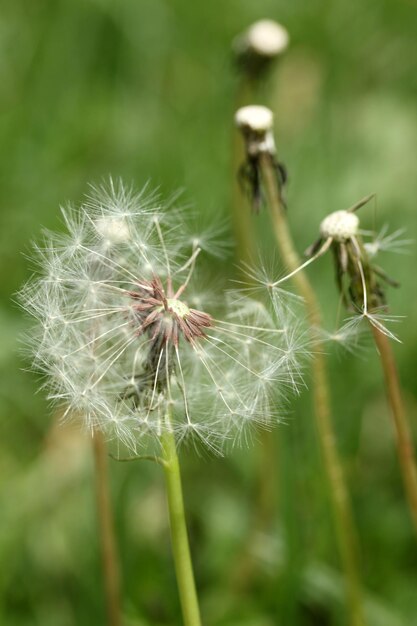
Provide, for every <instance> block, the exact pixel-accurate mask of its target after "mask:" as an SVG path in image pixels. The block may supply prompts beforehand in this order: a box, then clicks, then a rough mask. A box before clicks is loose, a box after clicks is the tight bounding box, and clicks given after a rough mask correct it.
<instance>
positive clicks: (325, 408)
mask: <svg viewBox="0 0 417 626" xmlns="http://www.w3.org/2000/svg"><path fill="white" fill-rule="evenodd" d="M235 121H236V124H237V126H238V127H239V129H240V130H241V132H242V135H243V138H244V142H245V149H246V155H245V160H244V163H243V164H242V165H241V168H240V171H239V176H240V178H241V181H242V183H243V186H244V187H245V188H246V189H247V190H248V192H249V195H250V198H251V201H252V206H253V210H254V212H255V213H257V212H259V210H260V207H261V206H262V205H263V204H266V205H267V206H268V209H269V213H270V216H271V222H272V227H273V231H274V235H275V238H276V241H277V244H278V247H279V250H280V253H281V255H282V259H283V261H284V263H285V265H286V268H287V270H288V271H289V272H290V273H289V275H288V276H287V277H286V278H294V283H295V285H296V287H297V290H298V292H299V294H300V295H301V296H302V297H303V299H304V302H305V306H306V311H307V315H308V318H309V321H310V324H311V329H312V332H313V333H314V334H316V331H315V329H316V328H319V327H320V326H321V312H320V308H319V304H318V301H317V298H316V295H315V293H314V290H313V288H312V286H311V284H310V282H309V280H308V278H307V276H306V275H305V273H304V272H303V271H302V270H301V271H300V266H301V261H300V259H299V256H298V254H297V251H296V247H295V245H294V242H293V240H292V236H291V233H290V230H289V226H288V221H287V211H286V200H285V183H286V181H287V172H286V168H285V166H284V165H283V163H282V162H281V161H279V159H278V157H277V151H276V146H275V140H274V135H273V114H272V111H271V110H270V109H268V108H267V107H264V106H258V105H250V106H246V107H242V108H241V109H239V110H238V111H237V113H236V116H235ZM251 275H252V278H253V277H254V275H253V273H252V274H251ZM279 283H280V281H274V280H271V279H270V278H267V279H266V280H265V287H266V288H267V289H268V291H269V292H271V293H274V290H275V289H278V288H279V287H278V285H279ZM312 373H313V391H314V415H315V418H316V424H317V430H318V435H319V439H320V444H321V448H322V452H323V459H324V464H325V469H326V472H327V476H328V480H329V484H330V487H331V489H330V494H331V499H332V504H333V511H334V518H335V522H336V529H337V535H338V541H339V546H340V552H341V556H342V562H343V566H344V569H345V572H346V579H347V590H348V600H349V608H350V620H351V624H352V626H362V624H363V623H364V622H363V609H362V600H361V590H360V582H359V571H358V564H357V556H356V537H355V530H354V524H353V517H352V512H351V506H350V500H349V495H348V490H347V487H346V483H345V479H344V476H343V469H342V463H341V460H340V458H339V454H338V450H337V443H336V438H335V434H334V431H333V425H332V419H331V405H330V390H329V384H328V380H327V373H326V362H325V357H324V353H323V346H322V345H321V344H320V342H317V341H316V351H315V354H314V358H313V362H312Z"/></svg>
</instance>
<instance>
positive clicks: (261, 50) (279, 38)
mask: <svg viewBox="0 0 417 626" xmlns="http://www.w3.org/2000/svg"><path fill="white" fill-rule="evenodd" d="M289 40H290V38H289V34H288V31H287V30H286V28H284V26H282V25H281V24H278V22H275V21H273V20H268V19H263V20H259V21H257V22H254V23H253V24H252V25H251V26H249V28H247V29H246V30H245V31H244V32H243V33H241V34H240V35H238V36H237V37H236V38H235V39H234V40H233V43H232V50H233V53H234V56H235V58H236V61H237V63H238V65H239V66H240V68H241V69H243V71H245V72H247V73H248V74H249V75H250V76H251V77H252V78H258V77H259V76H260V75H262V74H263V73H264V72H265V70H266V69H267V68H268V67H269V66H270V65H271V64H272V62H273V60H274V59H277V58H279V57H280V56H281V55H282V54H283V53H284V52H285V50H286V49H287V47H288V44H289Z"/></svg>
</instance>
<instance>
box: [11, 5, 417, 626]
mask: <svg viewBox="0 0 417 626" xmlns="http://www.w3.org/2000/svg"><path fill="white" fill-rule="evenodd" d="M264 17H269V18H273V19H276V20H278V21H280V22H282V23H283V24H284V25H285V26H286V27H287V28H288V30H289V32H290V34H291V40H292V42H291V47H290V49H289V51H288V53H287V54H286V56H285V58H284V59H283V60H282V61H281V62H280V63H279V65H278V66H276V67H275V69H274V71H273V72H272V73H271V74H270V76H269V79H268V81H267V82H266V83H265V84H264V85H263V92H262V96H261V95H260V96H259V98H258V100H259V102H262V103H266V104H269V106H271V108H272V109H273V110H274V112H275V114H276V138H277V142H278V147H279V152H280V157H281V158H282V159H283V160H284V161H285V163H286V165H287V167H288V170H289V173H290V185H289V189H288V199H289V206H290V209H289V220H290V223H291V226H292V228H293V233H294V237H295V240H296V242H297V245H298V248H299V250H300V251H302V250H304V249H305V248H306V246H307V245H308V244H309V243H311V242H312V240H313V239H314V238H315V236H316V233H317V229H318V224H319V222H320V220H321V219H322V217H323V216H324V215H325V214H326V213H328V212H330V211H334V210H337V209H342V208H346V207H348V206H350V205H351V204H353V203H354V202H355V201H356V200H358V199H359V198H361V197H362V196H364V195H366V194H368V193H370V192H372V191H375V192H377V203H376V204H373V205H368V206H367V207H365V208H363V209H362V210H361V220H362V224H363V226H364V227H367V228H379V227H381V226H382V225H383V224H384V223H388V224H389V225H390V228H391V229H396V228H402V227H405V228H406V232H407V235H406V236H407V237H409V238H415V237H416V234H417V207H416V197H417V176H416V172H417V150H416V146H417V102H416V101H417V3H416V2H414V1H413V0H368V1H366V2H364V1H363V0H351V1H350V2H344V1H340V2H336V1H333V2H332V1H331V0H294V1H293V2H284V1H283V0H281V1H279V0H275V1H272V0H271V1H267V0H258V1H257V2H250V1H249V0H246V1H244V0H241V1H239V2H238V1H236V0H229V1H228V2H220V1H219V0H212V1H211V2H205V3H192V2H190V1H189V0H171V1H169V0H165V1H164V0H144V1H142V0H138V1H135V0H119V2H111V0H84V1H81V0H72V1H70V0H54V1H52V0H50V1H46V0H36V1H31V2H29V1H24V0H3V2H2V4H1V9H0V85H1V89H0V91H1V94H0V273H1V281H0V290H1V297H2V301H1V308H0V322H1V323H0V367H1V376H0V414H1V421H0V429H1V431H0V432H1V435H0V511H1V514H0V564H1V565H0V623H1V624H7V626H27V625H39V626H41V625H42V626H72V625H75V624H77V626H84V625H85V626H87V625H91V624H94V625H95V624H104V623H105V614H104V603H103V596H102V588H101V580H100V558H99V546H98V539H97V530H96V524H95V507H94V494H93V486H92V485H93V470H92V461H91V449H90V446H89V443H88V441H86V439H85V437H83V436H82V435H81V434H80V433H79V432H78V430H77V428H76V427H65V428H62V427H60V426H58V424H57V423H56V420H55V419H54V417H53V416H51V411H50V408H49V407H48V405H47V402H46V401H45V398H44V397H43V394H42V393H37V388H38V382H39V381H38V379H37V377H36V376H35V375H34V374H32V373H28V372H27V371H24V368H26V367H27V365H28V364H27V363H26V362H25V361H24V359H23V358H22V357H21V356H19V354H18V344H19V336H20V335H21V332H22V331H23V330H24V328H25V327H26V326H27V323H28V322H27V319H26V318H25V317H24V315H23V314H22V312H21V311H20V310H19V308H18V307H17V305H16V304H14V303H13V301H12V296H13V294H14V293H15V292H16V290H17V289H18V288H19V286H20V285H21V283H22V282H23V281H24V280H26V279H27V278H28V276H29V275H30V272H31V264H30V262H29V261H28V260H27V258H26V257H25V254H27V253H28V252H29V250H30V241H31V240H34V239H35V240H36V238H37V237H38V236H39V233H40V228H41V226H45V227H48V228H60V227H61V223H60V216H59V210H58V208H59V205H60V204H65V203H66V202H67V201H68V200H71V201H74V202H79V201H81V200H82V198H83V195H84V193H86V192H87V191H88V183H89V182H100V181H101V180H102V179H103V178H106V177H108V175H109V174H112V175H113V176H115V177H117V176H121V177H122V178H123V179H124V180H126V181H127V182H134V184H135V186H136V187H141V186H142V185H143V184H144V183H145V182H146V181H148V180H150V181H151V183H152V185H154V186H158V187H160V188H161V190H162V192H163V193H167V194H168V193H171V192H172V191H173V190H176V189H178V188H184V189H185V192H184V195H183V197H184V201H185V202H187V203H190V204H191V205H192V206H193V207H194V208H195V209H196V210H198V211H202V212H206V213H207V214H213V215H219V216H220V217H222V216H223V217H227V216H228V215H229V214H230V204H231V187H232V177H233V176H234V173H233V172H232V170H231V146H232V139H233V132H235V131H234V129H233V114H234V109H235V106H236V92H237V88H238V82H239V79H238V76H237V74H236V71H235V69H234V67H233V64H232V62H231V57H230V43H231V40H232V38H233V37H234V36H235V35H236V34H237V33H239V32H240V31H241V30H242V29H244V28H246V27H247V26H248V25H249V24H250V23H251V22H252V21H253V20H255V19H260V18H264ZM258 229H259V232H260V236H261V238H262V248H263V255H264V256H265V257H266V258H268V256H269V255H273V254H274V251H273V243H272V242H271V241H270V237H269V235H268V229H269V225H268V220H267V215H261V216H260V217H259V226H258ZM381 264H382V265H383V266H384V267H385V268H386V270H387V271H388V273H389V274H390V275H392V276H393V277H395V278H397V279H398V280H399V281H400V282H401V288H400V289H398V290H392V289H391V290H390V293H389V299H390V303H391V311H392V312H393V313H395V314H398V315H403V316H405V317H404V319H403V320H402V321H401V323H400V324H399V325H397V328H396V330H397V332H398V334H399V336H400V337H401V339H402V342H403V343H402V344H401V345H396V346H395V352H396V355H397V357H398V363H399V369H400V374H401V378H402V382H403V385H404V390H405V396H406V401H407V406H408V409H409V415H410V418H411V420H412V422H413V425H414V434H415V435H416V428H415V425H416V415H417V403H416V382H415V378H416V369H417V341H416V340H417V324H416V319H417V317H416V316H417V291H416V270H417V266H416V254H415V247H414V246H410V250H409V254H408V255H407V256H405V255H401V256H400V255H398V256H394V255H388V254H387V255H385V257H384V258H383V259H382V260H381ZM212 270H213V272H215V273H217V274H222V276H223V277H224V278H225V279H229V278H230V277H231V276H232V275H233V273H234V267H233V260H232V259H230V260H228V261H227V262H225V263H223V264H221V265H219V264H216V266H213V268H212ZM309 273H310V276H311V278H312V280H313V282H314V284H315V286H316V287H317V292H318V294H319V297H320V299H321V301H322V303H323V306H324V310H325V317H326V321H327V324H328V326H329V327H331V326H332V324H334V322H335V316H336V309H337V295H336V290H335V286H334V282H333V272H332V268H331V263H330V260H329V258H326V259H322V260H321V261H319V262H317V264H315V265H314V266H313V267H311V268H310V270H309ZM329 360H330V368H329V369H330V372H331V384H332V391H333V405H334V419H335V428H336V430H337V435H338V441H339V447H340V450H341V453H342V455H343V458H344V460H345V464H346V471H347V476H348V480H349V486H350V489H351V494H352V499H353V504H354V510H355V516H356V521H357V526H358V531H359V536H360V547H361V570H362V576H363V580H364V585H365V588H366V605H367V611H368V617H369V621H368V623H369V625H370V626H412V625H415V624H417V591H416V589H417V549H416V543H415V536H414V534H413V528H412V525H411V521H410V517H409V514H408V510H407V507H406V503H405V499H404V494H403V487H402V481H401V477H400V474H399V469H398V464H397V460H396V452H395V445H394V433H393V431H392V427H391V422H390V419H389V414H388V411H387V407H386V403H385V396H384V388H383V384H382V381H381V374H380V368H379V363H378V360H377V358H376V354H375V350H374V348H373V347H372V344H371V343H370V342H369V345H368V347H367V348H366V349H365V350H361V351H360V352H357V353H356V352H355V353H353V354H341V353H340V352H338V351H336V350H332V349H331V348H329ZM310 406H311V398H310V392H309V391H305V393H304V394H303V395H302V397H301V398H300V399H297V400H296V401H295V402H293V403H291V406H290V407H289V412H288V418H287V421H286V424H285V425H282V426H281V427H280V428H279V429H277V430H276V431H275V435H274V437H275V441H274V445H275V446H276V450H277V454H276V472H275V477H274V478H273V477H272V475H271V491H272V493H273V495H274V498H275V499H276V502H277V513H276V517H275V521H274V523H273V526H272V527H271V528H270V529H268V531H265V532H263V533H255V534H253V533H251V523H252V519H253V516H254V503H255V501H256V490H257V482H256V468H257V465H258V458H259V457H260V455H261V454H262V450H261V449H260V448H259V446H256V445H255V446H254V447H253V448H251V449H249V450H246V449H244V450H236V451H235V452H234V453H233V454H232V455H230V456H229V457H228V458H226V459H217V458H211V457H209V456H208V457H204V456H203V457H199V456H198V455H196V454H195V453H193V452H192V451H184V452H183V454H182V463H183V469H184V487H185V493H186V503H187V509H188V515H189V524H190V530H191V541H192V549H193V552H194V558H195V568H196V577H197V581H198V587H199V589H200V596H201V604H202V611H203V615H204V621H205V624H207V625H209V624H210V625H213V626H214V625H216V626H237V625H239V626H273V625H279V626H313V625H320V626H326V625H335V626H339V625H341V626H342V625H344V624H347V612H346V609H345V605H344V596H343V585H342V579H341V574H340V562H339V557H338V551H337V548H336V541H335V537H334V531H333V525H332V520H331V512H330V508H329V499H328V493H327V483H326V479H325V476H324V473H323V467H322V463H321V459H320V454H319V452H318V445H317V437H316V433H315V429H314V423H313V419H312V416H311V409H310ZM111 474H112V493H113V501H114V505H115V514H116V521H117V531H118V537H119V543H120V552H121V560H122V571H123V579H124V589H123V593H124V601H123V602H124V613H125V616H126V625H127V626H150V625H152V626H159V625H160V626H162V625H165V624H180V623H181V617H180V608H179V601H178V597H177V592H176V586H175V579H174V573H173V564H172V560H171V553H170V546H169V535H168V527H167V515H166V510H165V500H164V488H163V480H162V476H161V471H160V468H159V467H157V466H155V467H154V466H153V465H147V464H146V463H143V464H135V463H131V464H118V463H115V462H113V463H112V464H111ZM273 474H274V472H273ZM248 537H250V546H249V548H250V552H251V555H252V557H253V562H254V564H255V572H254V575H253V577H252V578H251V580H250V581H246V582H247V584H245V580H244V579H245V570H244V564H242V554H243V553H244V545H246V544H247V541H248ZM242 580H243V582H242Z"/></svg>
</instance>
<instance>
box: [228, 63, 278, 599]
mask: <svg viewBox="0 0 417 626" xmlns="http://www.w3.org/2000/svg"><path fill="white" fill-rule="evenodd" d="M256 91H257V89H256V85H255V83H254V81H253V80H251V79H250V78H249V77H248V76H247V75H246V74H243V75H242V76H241V78H240V81H239V86H238V89H237V95H236V102H235V107H234V110H235V111H237V110H238V109H240V108H241V107H243V106H245V105H248V104H251V103H252V101H253V100H254V96H255V93H256ZM244 160H245V153H244V147H243V144H242V139H241V136H240V133H239V132H238V131H237V130H236V129H233V142H232V180H233V187H232V203H231V206H232V223H233V231H234V237H235V241H236V261H237V262H238V263H247V264H249V265H250V264H252V263H253V262H254V261H255V259H256V245H255V237H254V223H253V220H252V216H251V212H250V211H242V189H241V186H240V181H239V171H240V167H241V165H242V163H243V162H244ZM245 280H246V281H249V280H250V279H248V278H247V277H246V276H245ZM258 441H259V445H258V452H259V454H258V457H257V462H258V475H257V477H256V478H257V480H256V485H255V489H256V492H255V493H256V495H255V498H256V503H255V504H254V506H253V517H252V520H251V525H250V529H249V537H248V539H247V542H246V544H245V545H244V546H243V550H242V554H241V555H240V557H239V558H238V559H237V564H236V567H235V568H234V569H233V572H232V585H233V586H234V587H236V588H237V589H239V590H240V591H245V590H246V589H247V588H248V587H249V586H250V582H251V580H252V577H253V573H254V569H255V563H254V558H253V554H252V548H253V544H254V542H255V540H256V537H257V535H259V534H260V533H263V532H267V531H268V530H269V528H270V526H271V524H272V521H273V519H274V515H275V513H276V508H277V505H276V502H277V482H278V481H277V471H276V462H275V461H276V458H277V454H278V451H277V446H278V442H277V438H276V433H272V432H270V431H268V430H264V429H261V430H260V432H259V433H258Z"/></svg>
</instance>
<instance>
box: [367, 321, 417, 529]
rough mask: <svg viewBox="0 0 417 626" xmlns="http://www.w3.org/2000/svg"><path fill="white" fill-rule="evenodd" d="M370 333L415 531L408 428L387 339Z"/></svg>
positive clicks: (416, 501)
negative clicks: (380, 369) (383, 383)
mask: <svg viewBox="0 0 417 626" xmlns="http://www.w3.org/2000/svg"><path fill="white" fill-rule="evenodd" d="M372 332H373V336H374V341H375V344H376V347H377V349H378V354H379V358H380V360H381V365H382V369H383V372H384V378H385V384H386V390H387V396H388V401H389V404H390V407H391V413H392V417H393V421H394V427H395V432H396V436H397V446H398V456H399V459H400V464H401V469H402V473H403V480H404V484H405V489H406V493H407V498H408V504H409V507H410V511H411V516H412V519H413V522H414V526H415V529H416V531H417V467H416V460H415V456H414V450H413V442H412V437H411V433H410V427H409V424H408V421H407V417H406V413H405V410H404V403H403V399H402V395H401V387H400V381H399V379H398V373H397V368H396V365H395V359H394V355H393V352H392V347H391V344H390V341H389V339H388V337H387V336H386V335H384V333H382V332H381V331H380V330H378V328H375V326H372Z"/></svg>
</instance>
